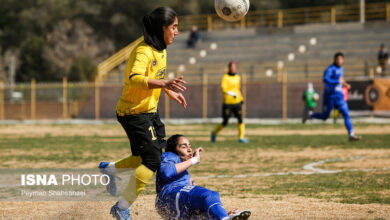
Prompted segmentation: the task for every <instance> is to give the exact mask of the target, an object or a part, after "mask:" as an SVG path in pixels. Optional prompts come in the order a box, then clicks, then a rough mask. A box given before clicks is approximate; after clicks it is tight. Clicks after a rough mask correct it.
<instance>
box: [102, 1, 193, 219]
mask: <svg viewBox="0 0 390 220" xmlns="http://www.w3.org/2000/svg"><path fill="white" fill-rule="evenodd" d="M142 22H143V25H144V40H143V41H142V42H141V43H139V44H138V45H137V46H136V47H135V48H134V50H133V51H132V52H131V55H130V58H129V61H128V63H127V67H126V74H125V80H124V88H123V92H122V95H121V97H120V99H119V101H118V104H117V106H116V113H117V118H118V121H119V123H120V124H121V125H122V127H123V128H124V130H125V131H126V134H127V136H128V138H129V140H130V145H131V152H132V155H131V156H128V157H126V158H123V159H121V160H119V161H116V162H101V163H100V165H99V168H100V170H101V171H102V172H103V173H104V174H106V175H108V176H109V178H110V181H109V184H108V185H107V190H108V191H109V192H110V193H111V194H112V195H117V194H118V191H117V188H116V184H115V174H116V173H117V172H118V171H119V169H120V168H122V169H128V168H135V172H134V173H133V174H132V175H131V176H130V180H129V184H128V186H127V187H126V189H125V192H124V194H123V195H122V196H121V198H120V199H119V201H118V202H117V203H116V204H115V205H114V206H113V207H112V208H111V214H112V215H113V216H114V217H115V218H117V219H126V220H129V219H131V217H130V206H131V204H132V203H134V201H135V200H136V198H137V196H138V195H139V194H140V193H141V192H142V191H143V189H144V187H145V185H146V184H147V183H148V182H149V180H150V178H151V177H152V176H153V174H154V172H156V170H157V169H158V168H159V167H160V163H161V153H162V152H161V151H162V150H161V149H162V148H165V146H166V141H165V139H164V137H165V127H164V124H163V123H162V122H161V120H160V117H159V115H158V111H157V105H158V101H159V97H160V93H161V90H163V91H164V92H165V93H167V95H168V96H169V97H170V98H172V99H173V100H175V101H177V102H178V103H180V104H181V105H182V106H183V107H184V108H186V106H187V103H186V100H185V98H184V96H183V95H182V94H181V92H182V91H184V90H185V89H186V88H185V87H184V84H185V82H184V81H183V79H182V77H181V78H178V79H172V80H164V75H165V71H166V60H167V54H166V47H167V45H170V44H171V43H172V42H173V40H174V39H175V36H176V35H178V34H179V31H178V29H177V27H178V19H177V15H176V12H175V11H173V10H172V9H170V8H167V7H161V8H157V9H155V10H154V11H153V12H151V13H150V14H147V15H145V16H144V17H143V20H142Z"/></svg>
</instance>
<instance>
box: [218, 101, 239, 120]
mask: <svg viewBox="0 0 390 220" xmlns="http://www.w3.org/2000/svg"><path fill="white" fill-rule="evenodd" d="M232 114H234V116H235V117H236V118H237V119H238V123H242V103H238V104H223V105H222V118H223V124H224V125H226V124H227V122H228V120H229V118H230V116H231V115H232Z"/></svg>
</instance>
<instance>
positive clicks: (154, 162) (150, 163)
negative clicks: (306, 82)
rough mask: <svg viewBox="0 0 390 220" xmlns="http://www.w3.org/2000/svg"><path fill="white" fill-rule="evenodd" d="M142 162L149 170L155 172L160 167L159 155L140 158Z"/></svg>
mask: <svg viewBox="0 0 390 220" xmlns="http://www.w3.org/2000/svg"><path fill="white" fill-rule="evenodd" d="M142 164H143V165H145V166H146V167H147V168H149V169H150V170H151V171H153V172H156V171H157V170H158V169H159V168H160V164H161V156H160V155H158V156H157V155H156V156H152V157H148V158H146V159H145V160H144V159H143V160H142Z"/></svg>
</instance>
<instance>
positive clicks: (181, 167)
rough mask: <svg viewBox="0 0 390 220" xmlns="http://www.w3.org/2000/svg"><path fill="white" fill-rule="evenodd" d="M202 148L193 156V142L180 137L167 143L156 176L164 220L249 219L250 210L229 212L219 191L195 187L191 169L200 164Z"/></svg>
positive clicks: (170, 139) (158, 200) (158, 197)
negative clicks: (189, 169) (190, 172)
mask: <svg viewBox="0 0 390 220" xmlns="http://www.w3.org/2000/svg"><path fill="white" fill-rule="evenodd" d="M202 151H203V149H202V148H198V149H196V151H195V153H194V154H193V152H192V149H191V144H190V142H189V140H188V139H187V138H186V137H184V136H183V135H180V134H176V135H173V136H172V137H170V138H169V139H168V141H167V148H166V152H165V153H163V154H162V156H161V166H160V169H158V170H157V177H156V191H157V198H156V208H157V212H158V213H159V214H160V215H161V216H162V217H163V219H212V220H214V219H215V220H246V219H248V218H249V216H250V215H251V212H250V211H242V212H237V210H233V211H230V212H229V213H228V212H227V211H226V210H225V208H224V207H223V206H222V203H221V199H220V197H219V194H218V193H217V192H214V191H211V190H209V189H206V188H204V187H200V186H195V185H193V181H192V179H191V176H190V174H189V173H188V171H187V169H188V168H189V167H191V166H193V165H195V164H198V163H199V162H200V152H202Z"/></svg>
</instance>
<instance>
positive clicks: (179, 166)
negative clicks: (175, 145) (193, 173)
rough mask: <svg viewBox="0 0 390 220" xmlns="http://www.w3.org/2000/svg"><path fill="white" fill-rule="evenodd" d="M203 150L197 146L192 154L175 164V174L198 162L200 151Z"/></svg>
mask: <svg viewBox="0 0 390 220" xmlns="http://www.w3.org/2000/svg"><path fill="white" fill-rule="evenodd" d="M202 151H203V148H201V147H200V148H197V149H196V150H195V153H194V156H193V157H192V158H191V159H189V160H186V161H183V162H181V163H177V164H175V167H176V171H177V174H180V173H182V172H184V171H185V170H187V169H188V168H190V167H191V166H193V165H195V164H198V163H200V152H202Z"/></svg>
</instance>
